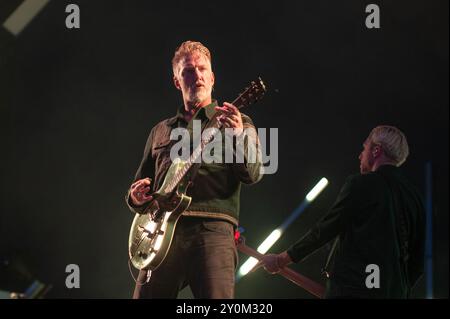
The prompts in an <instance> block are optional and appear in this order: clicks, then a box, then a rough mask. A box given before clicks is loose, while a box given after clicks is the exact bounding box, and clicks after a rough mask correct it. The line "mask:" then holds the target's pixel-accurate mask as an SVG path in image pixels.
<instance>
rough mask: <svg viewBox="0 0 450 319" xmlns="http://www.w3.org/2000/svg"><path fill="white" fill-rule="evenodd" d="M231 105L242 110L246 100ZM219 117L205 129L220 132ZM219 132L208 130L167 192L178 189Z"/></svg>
mask: <svg viewBox="0 0 450 319" xmlns="http://www.w3.org/2000/svg"><path fill="white" fill-rule="evenodd" d="M231 104H233V105H235V106H236V107H237V108H242V107H244V105H245V100H244V98H243V95H242V94H241V95H239V96H238V97H237V98H236V99H235V100H234V101H233V102H232V103H231ZM218 115H219V112H216V113H214V115H213V117H212V118H211V120H210V121H209V122H208V124H207V125H206V127H205V128H204V129H203V131H205V130H206V129H210V128H213V129H217V130H219V131H220V129H221V128H222V123H221V122H220V121H219V120H218V119H217V117H218ZM217 130H216V131H215V130H208V131H207V133H206V134H202V139H201V142H200V144H199V145H198V146H197V147H196V148H195V149H194V151H193V152H192V154H191V156H190V157H189V159H188V161H187V162H186V163H185V165H184V167H183V169H182V170H180V171H179V172H178V173H177V175H175V176H174V178H173V179H172V181H171V182H170V183H169V184H168V185H167V188H166V190H165V191H166V192H167V193H171V192H173V191H174V190H175V188H177V186H178V184H179V183H180V182H181V180H182V179H183V177H184V176H185V175H186V174H187V172H188V171H189V170H190V168H191V167H192V165H194V163H196V160H197V159H198V158H199V157H200V156H201V154H202V151H203V149H204V148H205V145H206V144H208V143H209V142H210V141H211V140H212V138H213V137H214V134H215V133H216V132H217Z"/></svg>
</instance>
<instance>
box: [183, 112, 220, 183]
mask: <svg viewBox="0 0 450 319" xmlns="http://www.w3.org/2000/svg"><path fill="white" fill-rule="evenodd" d="M200 111H201V110H199V112H200ZM216 113H217V111H215V112H214V113H213V116H212V117H211V120H209V121H207V122H206V124H205V125H202V126H203V127H202V129H201V133H200V136H201V138H202V136H203V132H204V131H205V129H207V128H209V125H210V124H211V121H214V120H215V114H216ZM195 119H197V120H198V118H194V117H193V118H192V119H191V120H190V121H189V123H188V125H187V128H188V129H192V127H193V121H194V120H195ZM202 143H203V140H202ZM205 145H206V143H205ZM201 156H202V155H200V157H201ZM201 166H202V163H193V164H192V166H191V168H190V169H189V171H188V172H187V174H186V176H185V177H184V179H187V181H188V182H191V183H192V182H193V181H194V179H195V177H196V176H197V173H198V170H199V169H200V167H201Z"/></svg>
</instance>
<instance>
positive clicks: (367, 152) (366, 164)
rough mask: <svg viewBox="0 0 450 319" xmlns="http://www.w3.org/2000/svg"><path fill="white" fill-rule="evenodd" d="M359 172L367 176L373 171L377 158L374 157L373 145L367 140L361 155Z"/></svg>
mask: <svg viewBox="0 0 450 319" xmlns="http://www.w3.org/2000/svg"><path fill="white" fill-rule="evenodd" d="M358 158H359V162H360V164H359V170H360V172H361V174H367V173H370V172H371V171H372V167H373V163H374V160H375V158H374V157H373V155H372V143H371V142H370V141H369V140H366V141H365V142H364V144H363V150H362V151H361V154H359V157H358Z"/></svg>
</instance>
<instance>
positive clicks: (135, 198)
mask: <svg viewBox="0 0 450 319" xmlns="http://www.w3.org/2000/svg"><path fill="white" fill-rule="evenodd" d="M150 183H151V179H150V178H148V177H147V178H144V179H140V180H137V181H136V182H134V183H133V184H131V191H130V197H131V202H132V203H133V205H135V206H142V205H144V204H145V203H148V202H150V201H151V200H153V197H152V196H151V195H148V194H147V193H148V192H149V191H150Z"/></svg>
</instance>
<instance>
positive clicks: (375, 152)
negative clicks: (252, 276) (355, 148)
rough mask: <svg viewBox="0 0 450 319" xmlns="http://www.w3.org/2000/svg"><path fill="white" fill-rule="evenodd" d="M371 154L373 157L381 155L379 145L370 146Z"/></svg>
mask: <svg viewBox="0 0 450 319" xmlns="http://www.w3.org/2000/svg"><path fill="white" fill-rule="evenodd" d="M372 155H373V157H378V156H380V155H381V147H380V146H379V145H375V146H374V147H373V148H372Z"/></svg>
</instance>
